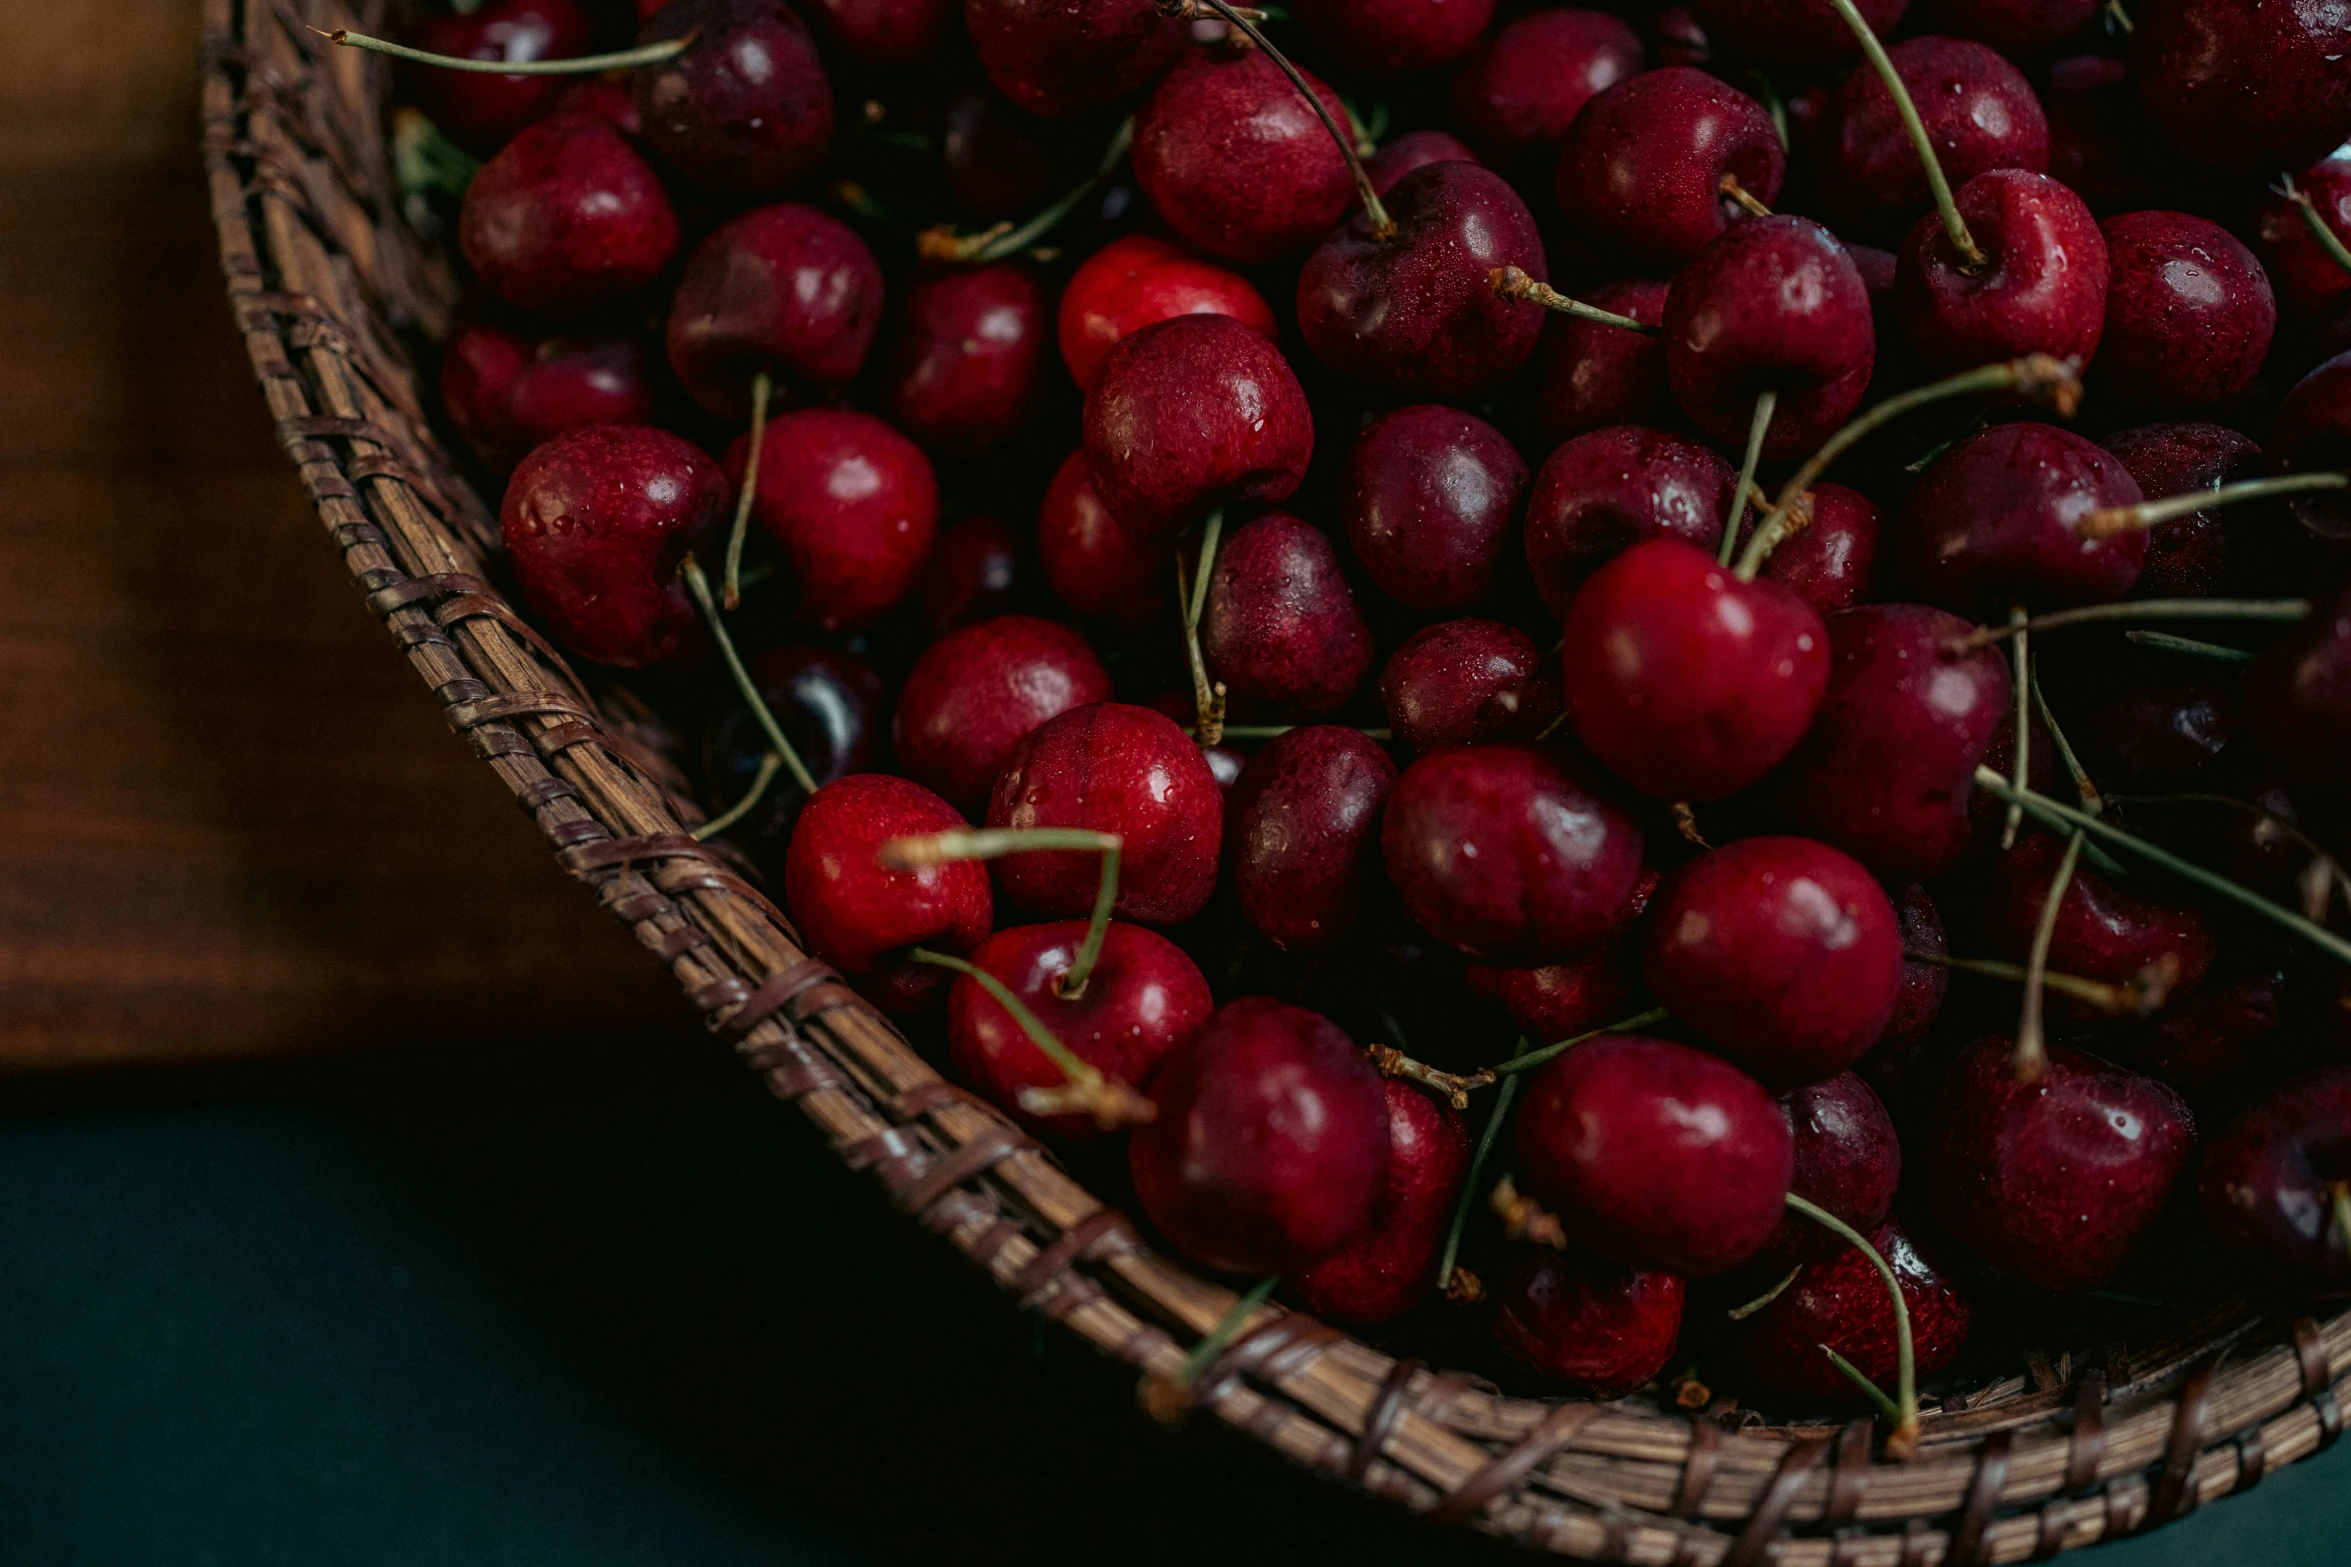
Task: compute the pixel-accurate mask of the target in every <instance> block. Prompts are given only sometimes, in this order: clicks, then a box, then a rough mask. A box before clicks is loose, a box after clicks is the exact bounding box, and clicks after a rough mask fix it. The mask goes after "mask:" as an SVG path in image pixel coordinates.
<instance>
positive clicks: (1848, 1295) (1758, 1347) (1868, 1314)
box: [1735, 1224, 1975, 1403]
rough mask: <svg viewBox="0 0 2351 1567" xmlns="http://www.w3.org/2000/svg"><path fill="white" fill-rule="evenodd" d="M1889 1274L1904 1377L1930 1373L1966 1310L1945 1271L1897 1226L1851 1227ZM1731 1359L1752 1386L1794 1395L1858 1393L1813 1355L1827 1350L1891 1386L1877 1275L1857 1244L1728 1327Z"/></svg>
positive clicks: (1964, 1323)
mask: <svg viewBox="0 0 2351 1567" xmlns="http://www.w3.org/2000/svg"><path fill="white" fill-rule="evenodd" d="M1854 1228H1856V1229H1858V1230H1860V1231H1861V1232H1862V1233H1863V1234H1865V1235H1867V1236H1868V1237H1869V1243H1870V1245H1871V1246H1872V1247H1874V1248H1875V1249H1876V1251H1877V1254H1878V1255H1879V1256H1881V1257H1883V1258H1885V1260H1886V1264H1887V1266H1889V1267H1891V1268H1892V1269H1893V1270H1894V1281H1895V1284H1896V1285H1897V1286H1898V1287H1899V1288H1900V1289H1901V1291H1902V1304H1903V1306H1904V1308H1905V1309H1906V1310H1907V1311H1908V1312H1909V1314H1910V1342H1911V1364H1912V1366H1913V1368H1914V1370H1913V1374H1914V1375H1915V1376H1918V1377H1922V1378H1923V1377H1930V1376H1933V1375H1934V1374H1935V1373H1936V1372H1938V1371H1941V1370H1942V1369H1943V1368H1944V1367H1945V1366H1948V1365H1949V1364H1950V1363H1951V1362H1952V1361H1953V1360H1955V1359H1957V1358H1958V1355H1959V1351H1960V1348H1961V1346H1962V1345H1964V1344H1965V1343H1966V1342H1967V1330H1968V1327H1969V1325H1970V1323H1971V1321H1972V1319H1973V1317H1974V1314H1975V1313H1974V1308H1973V1307H1972V1306H1971V1305H1970V1303H1969V1301H1968V1298H1967V1297H1966V1296H1965V1295H1963V1294H1962V1293H1960V1290H1959V1286H1958V1285H1957V1284H1956V1283H1955V1282H1953V1280H1952V1277H1951V1274H1950V1270H1949V1269H1947V1268H1944V1267H1942V1266H1940V1265H1939V1264H1938V1263H1937V1262H1936V1261H1935V1259H1934V1258H1933V1257H1932V1256H1931V1255H1929V1254H1925V1253H1922V1252H1921V1251H1920V1250H1919V1247H1918V1243H1917V1242H1915V1241H1914V1240H1912V1239H1911V1237H1910V1232H1909V1231H1907V1230H1905V1229H1904V1228H1903V1227H1902V1226H1901V1225H1899V1224H1878V1225H1866V1224H1863V1225H1855V1226H1854ZM1735 1337H1736V1340H1737V1344H1738V1353H1739V1362H1740V1365H1741V1366H1742V1367H1743V1368H1744V1370H1745V1371H1746V1373H1747V1375H1748V1376H1749V1377H1751V1378H1753V1379H1754V1380H1755V1381H1756V1382H1757V1383H1759V1384H1760V1385H1762V1386H1764V1387H1767V1388H1771V1389H1774V1390H1776V1391H1778V1392H1781V1393H1787V1394H1791V1395H1793V1396H1795V1397H1798V1398H1818V1399H1829V1400H1834V1401H1837V1402H1839V1403H1844V1402H1849V1401H1851V1400H1852V1399H1854V1398H1855V1397H1857V1396H1859V1390H1858V1389H1857V1388H1855V1387H1854V1385H1853V1384H1852V1383H1851V1382H1850V1381H1848V1380H1847V1379H1846V1377H1845V1374H1844V1373H1843V1372H1842V1371H1839V1370H1838V1369H1837V1367H1836V1364H1835V1362H1833V1361H1831V1360H1830V1359H1829V1357H1828V1356H1827V1355H1826V1354H1824V1353H1822V1351H1823V1350H1824V1349H1830V1350H1835V1351H1836V1352H1837V1353H1838V1354H1840V1355H1842V1356H1844V1357H1845V1359H1846V1361H1847V1362H1848V1363H1849V1364H1851V1365H1852V1367H1853V1368H1854V1369H1855V1370H1856V1371H1859V1372H1860V1373H1861V1374H1862V1375H1863V1376H1865V1377H1867V1378H1869V1379H1870V1380H1871V1381H1872V1382H1876V1383H1879V1384H1884V1383H1887V1382H1891V1381H1892V1380H1893V1379H1894V1377H1895V1375H1896V1372H1897V1370H1898V1367H1899V1362H1900V1355H1899V1353H1898V1349H1897V1343H1896V1335H1895V1327H1894V1303H1893V1301H1891V1300H1889V1299H1888V1298H1887V1296H1886V1279H1885V1275H1884V1274H1882V1273H1880V1272H1878V1268H1877V1264H1876V1263H1874V1262H1872V1261H1871V1260H1870V1259H1869V1258H1868V1257H1867V1256H1866V1255H1864V1254H1863V1253H1862V1251H1861V1249H1860V1248H1859V1247H1857V1246H1853V1245H1849V1244H1847V1243H1845V1242H1843V1241H1841V1240H1840V1241H1838V1242H1837V1250H1835V1251H1834V1252H1831V1253H1830V1254H1829V1255H1827V1256H1825V1257H1823V1258H1821V1259H1820V1260H1819V1261H1817V1262H1814V1263H1810V1264H1808V1265H1807V1266H1806V1267H1805V1269H1804V1271H1803V1272H1802V1273H1800V1274H1798V1275H1797V1276H1796V1282H1795V1283H1793V1284H1791V1285H1789V1286H1788V1287H1787V1288H1786V1289H1784V1290H1782V1291H1780V1293H1779V1295H1778V1296H1777V1297H1776V1298H1775V1299H1774V1300H1773V1301H1772V1302H1771V1304H1770V1305H1768V1306H1765V1307H1764V1308H1763V1309H1762V1310H1761V1311H1758V1312H1756V1313H1755V1314H1754V1315H1753V1316H1751V1317H1748V1318H1747V1319H1746V1320H1744V1321H1743V1322H1741V1323H1740V1324H1739V1325H1738V1327H1737V1329H1736V1330H1735Z"/></svg>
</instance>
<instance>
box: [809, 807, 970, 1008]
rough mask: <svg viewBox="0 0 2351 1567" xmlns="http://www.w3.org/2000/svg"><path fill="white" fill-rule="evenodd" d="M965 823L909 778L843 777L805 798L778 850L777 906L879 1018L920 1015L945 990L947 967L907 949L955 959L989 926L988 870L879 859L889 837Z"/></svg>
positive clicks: (964, 864) (963, 863)
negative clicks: (890, 864) (900, 864)
mask: <svg viewBox="0 0 2351 1567" xmlns="http://www.w3.org/2000/svg"><path fill="white" fill-rule="evenodd" d="M965 825H967V824H966V823H965V821H964V819H963V818H962V817H961V816H958V815H957V814H956V813H955V808H954V807H953V806H951V805H949V804H948V803H947V802H946V801H944V800H942V799H940V798H939V797H938V796H937V795H935V794H933V793H931V792H930V791H929V790H928V789H925V788H924V787H923V786H922V785H921V784H918V783H915V782H913V781H912V780H910V779H905V778H898V777H893V776H892V775H890V774H888V773H852V774H851V775H850V776H849V777H847V778H842V779H839V780H837V781H835V782H833V783H829V784H826V785H825V786H824V787H823V788H822V789H819V790H817V791H816V793H815V794H814V795H812V796H810V797H809V801H808V804H807V805H806V806H805V807H803V808H802V810H801V812H800V820H799V821H798V822H797V823H796V824H794V826H793V828H792V842H791V845H790V847H789V848H787V849H786V850H785V851H784V906H785V907H786V908H787V909H788V910H790V912H791V915H792V923H793V924H794V925H796V926H798V927H799V930H800V934H801V935H802V936H803V937H804V938H805V939H806V940H807V942H808V950H809V951H810V952H811V953H813V954H814V955H815V956H817V957H820V958H822V959H824V960H825V961H826V962H827V963H830V964H831V965H832V966H833V967H835V968H837V969H839V970H840V971H841V972H842V973H843V974H844V975H846V976H848V978H849V979H850V980H851V981H852V982H853V983H854V984H855V985H856V986H857V988H858V990H859V991H860V992H861V993H863V994H864V995H865V997H866V998H867V999H868V1000H870V1001H872V1002H873V1003H874V1004H875V1005H876V1006H878V1007H880V1008H881V1009H882V1010H883V1011H885V1012H895V1013H900V1014H904V1013H911V1012H920V1011H923V1010H925V1009H927V1008H928V1007H930V1006H931V1004H932V1003H934V1002H935V1001H937V1000H938V999H939V997H940V996H942V995H944V994H945V993H946V990H947V982H948V980H949V979H950V978H951V977H952V976H951V975H950V974H949V973H948V971H947V970H945V969H943V968H937V967H933V966H932V965H929V964H923V963H917V962H915V961H914V960H913V959H912V958H909V957H908V956H906V949H907V948H908V947H928V948H930V949H931V950H933V951H936V952H944V953H947V954H949V955H950V956H954V957H962V956H964V955H965V954H967V953H969V952H970V951H971V949H972V948H974V947H976V946H978V945H979V944H980V942H981V941H982V940H983V939H984V938H985V937H986V936H987V934H988V928H989V927H990V926H991V925H993V924H994V923H995V904H994V900H993V898H992V897H991V896H990V894H989V891H988V872H987V868H986V867H985V866H983V865H981V864H979V863H978V862H976V861H972V860H958V861H954V862H951V863H949V864H946V865H933V866H928V867H925V868H924V869H922V870H915V871H894V870H890V869H888V868H887V867H885V866H884V865H883V864H882V862H881V858H880V856H881V849H882V845H884V844H886V843H888V842H889V841H890V840H891V839H893V838H901V837H907V836H910V835H914V834H920V833H934V832H945V831H947V830H949V829H950V828H955V827H962V826H965Z"/></svg>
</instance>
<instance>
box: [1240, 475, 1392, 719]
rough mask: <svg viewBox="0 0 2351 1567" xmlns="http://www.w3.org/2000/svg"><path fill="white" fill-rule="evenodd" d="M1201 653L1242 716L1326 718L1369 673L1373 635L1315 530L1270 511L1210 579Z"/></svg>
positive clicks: (1323, 539)
mask: <svg viewBox="0 0 2351 1567" xmlns="http://www.w3.org/2000/svg"><path fill="white" fill-rule="evenodd" d="M1200 649H1201V653H1202V655H1203V656H1204V657H1205V658H1206V660H1207V662H1208V667H1209V669H1210V670H1211V671H1212V672H1213V673H1214V675H1215V677H1216V678H1217V679H1218V680H1219V681H1221V682H1223V683H1224V685H1225V687H1226V688H1227V690H1228V691H1229V692H1230V693H1231V697H1232V701H1233V704H1234V711H1235V712H1236V713H1240V714H1245V715H1247V716H1249V717H1252V718H1255V717H1264V718H1270V719H1274V720H1276V721H1285V722H1303V721H1305V720H1308V719H1314V718H1322V717H1325V716H1327V715H1328V714H1330V713H1333V712H1336V711H1337V710H1338V709H1339V708H1341V707H1343V706H1345V705H1346V702H1347V699H1348V698H1349V697H1351V696H1353V695H1354V694H1355V690H1356V688H1357V687H1358V686H1360V685H1362V684H1363V677H1364V676H1365V675H1367V674H1369V673H1370V672H1371V661H1372V657H1373V647H1372V636H1371V627H1370V626H1368V625H1367V624H1365V622H1364V619H1363V615H1362V612H1361V611H1359V610H1358V609H1357V608H1356V607H1355V596H1354V594H1353V593H1352V592H1350V591H1349V589H1348V587H1347V579H1346V577H1345V576H1344V575H1343V574H1342V573H1341V571H1340V569H1339V556H1338V552H1337V551H1336V550H1334V549H1333V548H1332V547H1331V541H1330V539H1329V538H1328V537H1327V536H1326V535H1325V534H1324V533H1323V532H1322V530H1320V529H1319V528H1315V527H1311V526H1309V525H1308V524H1306V523H1303V522H1300V521H1299V520H1298V519H1297V518H1295V517H1293V516H1291V515H1290V514H1289V513H1287V512H1278V511H1269V512H1267V513H1266V514H1265V515H1263V516H1262V517H1259V518H1257V519H1256V520H1255V521H1253V522H1251V523H1249V524H1247V525H1246V526H1244V527H1242V528H1241V529H1240V530H1239V531H1237V532H1233V533H1228V534H1226V535H1225V539H1224V544H1223V547H1222V548H1220V549H1219V550H1218V551H1217V556H1216V565H1215V568H1214V570H1213V572H1212V574H1211V575H1210V577H1209V580H1208V604H1207V610H1206V613H1205V614H1203V615H1202V616H1201V619H1200Z"/></svg>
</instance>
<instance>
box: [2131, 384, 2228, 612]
mask: <svg viewBox="0 0 2351 1567" xmlns="http://www.w3.org/2000/svg"><path fill="white" fill-rule="evenodd" d="M2104 445H2105V447H2106V449H2107V450H2108V451H2110V452H2112V453H2114V455H2115V456H2117V457H2119V458H2121V459H2122V465H2123V466H2124V467H2125V468H2128V469H2129V470H2130V474H2131V478H2132V479H2134V480H2135V481H2137V483H2138V486H2139V493H2140V494H2141V495H2143V496H2145V497H2146V498H2147V499H2148V500H2151V501H2160V500H2168V499H2170V498H2171V497H2172V496H2174V495H2185V494H2187V493H2188V492H2189V491H2190V490H2213V489H2218V488H2219V487H2220V486H2222V485H2223V484H2227V483H2230V482H2232V481H2234V480H2237V479H2251V478H2258V477H2259V476H2260V474H2261V448H2260V447H2258V446H2256V445H2254V444H2253V442H2252V441H2250V440H2249V439H2247V438H2246V437H2245V436H2243V435H2242V434H2240V433H2238V432H2237V431H2235V430H2232V429H2230V428H2229V427H2228V426H2226V425H2220V424H2200V423H2180V424H2149V425H2141V426H2138V427H2137V428H2135V429H2129V430H2117V431H2115V432H2114V433H2113V434H2112V435H2109V436H2108V437H2106V440H2105V442H2104ZM2229 511H2230V509H2229V508H2223V507H2218V506H2212V507H2207V508H2205V509H2204V510H2202V511H2198V512H2191V513H2189V514H2188V515H2187V516H2185V517H2175V518H2173V519H2172V520H2171V521H2169V522H2166V523H2161V524H2159V525H2157V526H2156V527H2153V528H2150V529H2148V530H2147V563H2146V564H2145V565H2144V566H2142V567H2141V568H2140V569H2139V581H2138V584H2137V586H2136V587H2134V588H2133V589H2132V591H2133V592H2135V593H2137V594H2138V595H2139V596H2140V597H2141V598H2208V597H2210V596H2212V595H2214V594H2216V593H2218V592H2220V591H2221V589H2222V587H2223V586H2225V585H2226V584H2227V582H2228V581H2229V561H2230V556H2231V553H2232V552H2231V550H2230V548H2229V534H2230V522H2229ZM2239 515H2240V516H2242V515H2243V513H2242V511H2241V510H2240V511H2239Z"/></svg>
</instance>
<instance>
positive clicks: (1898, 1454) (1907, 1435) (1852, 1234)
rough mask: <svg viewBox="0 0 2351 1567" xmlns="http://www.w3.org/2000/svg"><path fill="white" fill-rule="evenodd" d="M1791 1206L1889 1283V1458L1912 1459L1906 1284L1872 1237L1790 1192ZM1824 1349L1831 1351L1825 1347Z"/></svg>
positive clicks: (1914, 1370) (1914, 1422)
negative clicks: (1840, 1240) (1856, 1252)
mask: <svg viewBox="0 0 2351 1567" xmlns="http://www.w3.org/2000/svg"><path fill="white" fill-rule="evenodd" d="M1788 1206H1789V1207H1790V1208H1793V1209H1795V1210H1796V1212H1798V1213H1800V1214H1802V1215H1804V1217H1806V1218H1807V1219H1810V1220H1812V1221H1813V1222H1814V1223H1815V1224H1820V1225H1824V1226H1826V1227H1827V1228H1828V1229H1830V1230H1833V1231H1834V1232H1836V1233H1837V1234H1838V1235H1841V1236H1843V1237H1844V1238H1845V1239H1846V1240H1847V1241H1848V1242H1850V1243H1851V1244H1852V1245H1854V1246H1856V1247H1858V1248H1859V1249H1860V1251H1861V1253H1862V1255H1863V1256H1865V1257H1867V1258H1869V1260H1870V1261H1871V1262H1873V1263H1875V1264H1876V1265H1877V1270H1878V1276H1879V1277H1880V1278H1882V1279H1884V1280H1885V1281H1886V1293H1887V1294H1889V1295H1891V1296H1892V1297H1893V1300H1894V1399H1893V1407H1892V1408H1890V1409H1888V1410H1887V1411H1886V1413H1887V1414H1888V1415H1889V1416H1890V1417H1891V1418H1892V1419H1893V1422H1894V1429H1893V1430H1892V1431H1891V1432H1889V1433H1888V1434H1887V1436H1886V1456H1887V1457H1888V1458H1895V1459H1903V1458H1908V1457H1910V1456H1911V1455H1912V1454H1913V1453H1915V1452H1917V1451H1918V1361H1917V1358H1916V1356H1915V1354H1914V1353H1913V1351H1912V1349H1911V1343H1910V1302H1909V1301H1907V1300H1905V1299H1903V1297H1902V1281H1901V1280H1899V1279H1897V1278H1895V1277H1894V1268H1893V1265H1892V1264H1891V1263H1889V1262H1887V1261H1886V1259H1885V1258H1884V1257H1883V1256H1881V1255H1879V1253H1878V1249H1877V1248H1876V1247H1875V1246H1872V1245H1871V1244H1870V1243H1869V1237H1867V1236H1865V1235H1863V1234H1862V1233H1861V1232H1860V1231H1859V1230H1857V1229H1855V1228H1854V1227H1853V1226H1852V1225H1850V1224H1847V1223H1846V1222H1845V1221H1844V1220H1843V1219H1840V1218H1838V1217H1837V1216H1836V1215H1835V1214H1833V1213H1831V1212H1829V1211H1828V1210H1827V1209H1826V1208H1823V1207H1821V1206H1820V1205H1819V1204H1818V1203H1815V1202H1809V1201H1807V1200H1805V1199H1804V1198H1802V1197H1799V1196H1797V1195H1796V1194H1795V1193H1794V1192H1790V1193H1788ZM1821 1347H1822V1348H1823V1349H1828V1346H1827V1345H1825V1344H1824V1345H1822V1346H1821ZM1829 1358H1830V1359H1832V1360H1836V1361H1838V1362H1839V1367H1838V1369H1840V1370H1842V1371H1844V1372H1845V1373H1846V1374H1847V1375H1848V1376H1852V1377H1855V1378H1858V1385H1859V1386H1862V1387H1870V1386H1872V1384H1871V1382H1870V1380H1869V1379H1868V1378H1867V1377H1863V1376H1861V1374H1860V1373H1859V1372H1858V1371H1855V1370H1853V1369H1852V1368H1851V1367H1850V1366H1848V1365H1845V1364H1844V1363H1843V1357H1842V1356H1840V1355H1838V1354H1837V1352H1836V1351H1835V1350H1829ZM1878 1396H1879V1397H1880V1398H1883V1397H1884V1396H1885V1395H1884V1394H1883V1393H1880V1394H1879V1395H1878Z"/></svg>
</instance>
